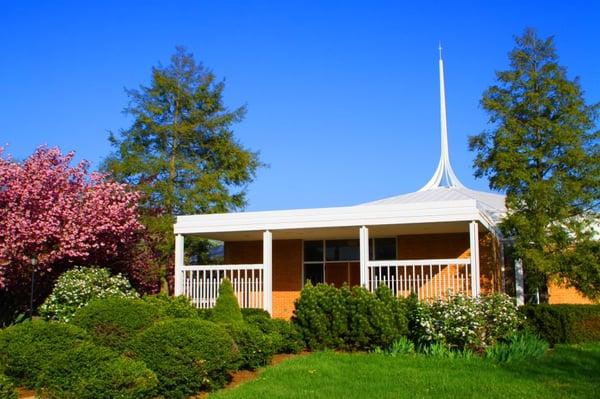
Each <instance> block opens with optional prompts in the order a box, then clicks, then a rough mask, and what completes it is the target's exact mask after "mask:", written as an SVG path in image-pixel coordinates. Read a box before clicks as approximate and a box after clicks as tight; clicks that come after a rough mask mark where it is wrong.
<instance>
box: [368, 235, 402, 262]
mask: <svg viewBox="0 0 600 399" xmlns="http://www.w3.org/2000/svg"><path fill="white" fill-rule="evenodd" d="M370 244H371V245H370V247H369V259H370V260H393V259H396V239H395V238H393V237H392V238H375V239H373V240H372V241H371V243H370ZM371 247H372V248H373V249H372V250H371ZM373 253H374V254H375V256H373Z"/></svg>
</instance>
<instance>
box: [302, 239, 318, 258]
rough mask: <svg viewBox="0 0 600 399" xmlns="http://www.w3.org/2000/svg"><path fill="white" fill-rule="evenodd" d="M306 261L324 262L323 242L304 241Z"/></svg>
mask: <svg viewBox="0 0 600 399" xmlns="http://www.w3.org/2000/svg"><path fill="white" fill-rule="evenodd" d="M304 261H305V262H323V241H321V240H318V241H304Z"/></svg>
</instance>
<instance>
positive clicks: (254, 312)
mask: <svg viewBox="0 0 600 399" xmlns="http://www.w3.org/2000/svg"><path fill="white" fill-rule="evenodd" d="M242 317H243V318H244V320H246V319H247V318H248V317H252V318H254V317H263V318H265V319H270V318H271V315H270V314H269V312H267V311H266V310H264V309H258V308H243V309H242Z"/></svg>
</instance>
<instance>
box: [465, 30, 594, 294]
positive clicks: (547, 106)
mask: <svg viewBox="0 0 600 399" xmlns="http://www.w3.org/2000/svg"><path fill="white" fill-rule="evenodd" d="M509 58H510V69H508V70H506V71H501V72H497V73H496V77H497V84H495V85H493V86H491V87H490V88H489V89H487V91H486V92H485V93H484V95H483V98H482V100H481V104H482V106H483V108H484V109H485V110H486V111H487V112H488V114H489V116H490V118H489V122H490V124H491V126H492V127H491V129H490V130H488V131H484V132H483V133H481V134H479V135H477V136H473V137H471V138H470V144H469V146H470V149H471V150H475V151H477V156H476V159H475V162H474V166H475V168H476V176H478V177H482V176H485V177H487V178H489V181H490V187H491V188H492V189H494V190H501V191H505V192H506V195H507V197H506V205H507V208H508V214H507V216H506V217H505V218H504V220H503V222H502V224H501V228H502V230H503V232H504V235H505V236H507V237H512V238H514V251H515V256H516V257H518V258H521V259H522V260H523V265H524V267H525V272H526V276H527V289H528V290H529V291H530V292H533V291H535V290H536V289H544V288H545V286H546V281H547V276H548V275H556V274H558V275H559V276H561V277H566V278H568V279H569V280H570V281H571V283H572V284H573V285H574V286H575V287H577V288H578V289H579V290H580V291H581V292H583V293H584V294H585V295H587V296H589V297H590V298H595V297H598V296H600V264H599V263H600V257H598V256H597V255H598V251H599V249H598V245H599V244H598V243H595V244H594V238H593V228H592V227H591V226H593V224H594V222H598V215H599V214H598V210H599V208H598V207H599V205H600V145H598V142H599V141H598V140H599V138H600V132H599V131H598V130H597V129H596V121H597V118H598V104H594V105H588V104H586V103H585V100H584V98H583V92H582V89H581V86H580V84H579V80H578V79H575V80H569V79H568V77H567V72H566V69H565V68H564V67H562V66H560V65H559V64H558V56H557V54H556V50H555V47H554V42H553V39H552V37H550V38H547V39H542V38H539V37H538V36H537V35H536V32H535V31H534V30H532V29H528V30H526V31H525V32H524V34H523V36H521V37H517V38H516V46H515V48H514V49H513V50H512V51H511V53H510V55H509ZM592 250H595V254H596V256H593V252H591V251H592Z"/></svg>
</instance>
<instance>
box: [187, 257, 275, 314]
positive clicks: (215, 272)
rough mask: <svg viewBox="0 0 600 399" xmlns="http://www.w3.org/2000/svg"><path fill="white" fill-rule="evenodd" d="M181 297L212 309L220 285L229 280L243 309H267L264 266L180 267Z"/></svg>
mask: <svg viewBox="0 0 600 399" xmlns="http://www.w3.org/2000/svg"><path fill="white" fill-rule="evenodd" d="M181 273H182V274H183V276H182V283H183V290H182V294H183V295H185V296H187V297H189V298H190V299H191V301H192V303H193V304H194V305H196V306H197V307H199V308H212V307H213V306H215V302H216V301H217V297H218V296H219V285H220V284H221V281H222V280H223V279H224V278H228V279H229V281H231V285H232V286H233V291H234V293H235V296H236V297H237V300H238V303H239V304H240V307H242V308H261V309H264V303H265V302H264V294H265V291H264V289H265V287H264V265H262V264H252V265H194V266H182V267H181Z"/></svg>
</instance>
